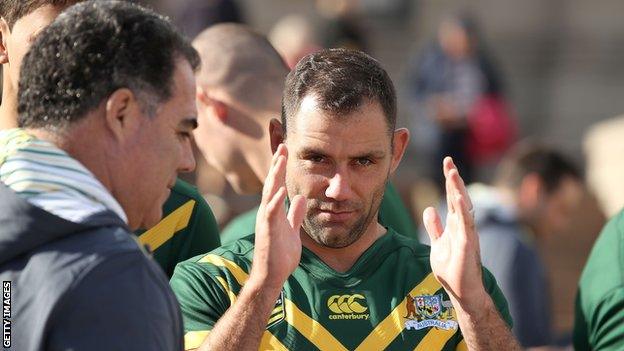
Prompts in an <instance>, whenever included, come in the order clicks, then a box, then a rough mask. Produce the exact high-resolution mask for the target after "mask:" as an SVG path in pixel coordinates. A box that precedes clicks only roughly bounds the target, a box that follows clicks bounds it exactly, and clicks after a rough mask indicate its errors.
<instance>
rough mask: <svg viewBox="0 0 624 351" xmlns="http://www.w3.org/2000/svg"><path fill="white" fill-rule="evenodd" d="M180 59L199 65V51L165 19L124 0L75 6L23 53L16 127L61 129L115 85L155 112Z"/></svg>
mask: <svg viewBox="0 0 624 351" xmlns="http://www.w3.org/2000/svg"><path fill="white" fill-rule="evenodd" d="M177 59H185V60H187V61H188V62H189V63H190V65H191V67H192V68H193V69H197V67H199V56H198V54H197V51H195V49H194V48H193V47H192V46H191V44H190V43H189V42H188V40H187V39H185V38H184V37H183V36H182V35H181V34H179V33H178V32H177V31H176V29H175V28H174V27H173V25H172V24H171V23H170V22H169V21H168V20H166V19H165V18H164V17H162V16H160V15H158V14H156V13H154V12H152V11H150V10H146V9H144V8H142V7H140V6H138V5H135V4H132V3H128V2H123V1H87V2H83V3H81V4H78V5H75V6H72V7H71V8H69V9H68V10H66V11H65V12H64V13H63V14H61V15H60V16H59V17H58V18H57V19H56V20H55V21H54V22H53V23H52V24H51V25H50V26H48V27H47V28H46V29H44V30H43V31H42V33H41V34H39V35H38V36H37V39H36V40H35V42H34V43H33V45H32V47H31V48H30V50H29V51H28V53H27V54H26V56H25V57H24V61H23V62H22V67H21V70H20V80H19V89H18V114H19V118H18V124H19V126H20V127H29V128H46V129H63V128H64V127H67V126H68V125H69V124H70V123H72V122H74V121H76V120H79V119H81V118H82V117H84V116H85V115H86V113H87V112H89V111H91V110H92V109H94V108H96V107H97V106H99V105H100V103H101V102H102V101H103V100H105V99H106V98H108V97H109V96H110V94H112V93H113V92H114V91H115V90H117V89H120V88H128V89H130V90H132V91H133V93H135V94H136V95H137V98H138V99H139V101H140V102H141V104H142V108H144V110H145V111H146V112H147V114H149V115H153V113H154V112H155V110H156V107H157V105H158V103H161V102H163V101H166V100H168V99H169V98H170V97H171V94H172V88H173V73H174V70H175V67H176V63H175V61H176V60H177Z"/></svg>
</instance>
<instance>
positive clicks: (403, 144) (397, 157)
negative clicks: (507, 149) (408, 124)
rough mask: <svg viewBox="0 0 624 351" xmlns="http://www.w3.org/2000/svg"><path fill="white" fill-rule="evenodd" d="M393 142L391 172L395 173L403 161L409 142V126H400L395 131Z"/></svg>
mask: <svg viewBox="0 0 624 351" xmlns="http://www.w3.org/2000/svg"><path fill="white" fill-rule="evenodd" d="M392 137H393V143H392V160H391V161H390V162H391V163H390V173H394V171H396V169H397V168H398V167H399V164H400V163H401V159H402V158H403V154H404V153H405V149H407V143H408V142H409V131H408V130H407V128H399V129H397V130H395V131H394V135H393V136H392Z"/></svg>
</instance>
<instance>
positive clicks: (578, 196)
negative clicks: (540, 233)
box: [540, 177, 583, 233]
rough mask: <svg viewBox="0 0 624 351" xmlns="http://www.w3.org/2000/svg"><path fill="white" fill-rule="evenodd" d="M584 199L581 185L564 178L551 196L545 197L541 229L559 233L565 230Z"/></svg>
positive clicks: (571, 179) (542, 207) (576, 181)
mask: <svg viewBox="0 0 624 351" xmlns="http://www.w3.org/2000/svg"><path fill="white" fill-rule="evenodd" d="M582 198H583V187H582V185H581V183H580V182H579V181H578V180H576V179H573V178H571V177H565V178H563V179H562V180H561V183H560V184H559V185H558V186H557V188H556V189H555V190H554V191H553V192H552V193H551V194H546V195H544V197H543V200H542V206H540V207H541V209H540V212H541V213H542V221H541V222H542V223H541V224H542V225H541V227H542V228H543V229H544V231H545V232H547V233H557V232H560V231H561V230H563V229H565V228H566V227H567V226H568V224H569V223H570V221H571V220H572V217H573V215H574V213H575V211H576V210H577V209H578V207H579V205H580V204H581V201H582Z"/></svg>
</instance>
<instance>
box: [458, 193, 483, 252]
mask: <svg viewBox="0 0 624 351" xmlns="http://www.w3.org/2000/svg"><path fill="white" fill-rule="evenodd" d="M454 202H455V208H457V216H458V223H457V226H458V230H457V232H458V237H457V239H458V240H465V241H466V242H468V243H472V244H473V245H474V246H475V247H476V248H477V250H478V248H479V238H478V236H477V231H476V230H475V224H474V218H473V217H472V215H471V214H470V210H469V208H468V205H467V204H466V200H465V198H464V197H463V196H462V195H461V194H459V193H455V199H454Z"/></svg>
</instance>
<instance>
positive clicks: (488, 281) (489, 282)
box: [483, 267, 513, 328]
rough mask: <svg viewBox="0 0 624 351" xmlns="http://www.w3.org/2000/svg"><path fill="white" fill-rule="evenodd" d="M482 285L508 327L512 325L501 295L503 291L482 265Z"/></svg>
mask: <svg viewBox="0 0 624 351" xmlns="http://www.w3.org/2000/svg"><path fill="white" fill-rule="evenodd" d="M483 285H484V286H485V290H486V291H487V292H488V294H490V297H491V298H492V301H494V305H496V309H497V310H498V312H499V313H500V315H501V317H503V320H504V321H505V322H506V323H507V325H508V326H509V328H511V327H513V320H512V318H511V314H510V313H509V306H508V305H507V300H506V299H505V296H504V295H503V292H502V291H501V289H500V288H499V287H498V284H496V279H495V278H494V276H493V275H492V273H490V271H489V270H488V269H487V268H485V267H483Z"/></svg>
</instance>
